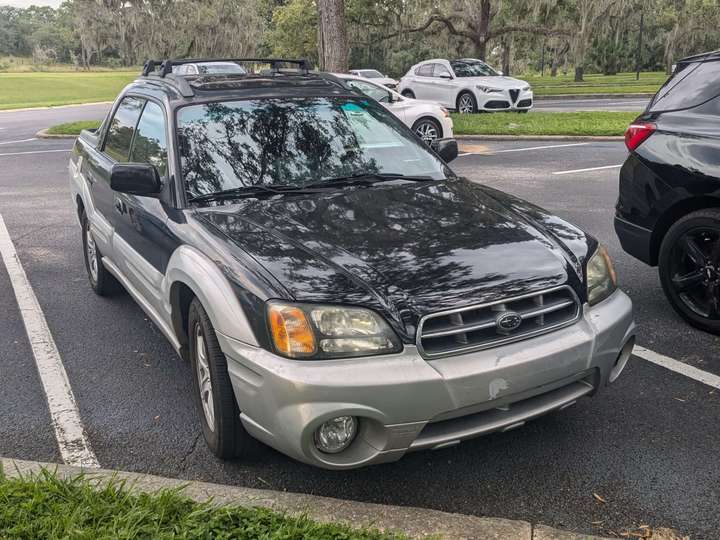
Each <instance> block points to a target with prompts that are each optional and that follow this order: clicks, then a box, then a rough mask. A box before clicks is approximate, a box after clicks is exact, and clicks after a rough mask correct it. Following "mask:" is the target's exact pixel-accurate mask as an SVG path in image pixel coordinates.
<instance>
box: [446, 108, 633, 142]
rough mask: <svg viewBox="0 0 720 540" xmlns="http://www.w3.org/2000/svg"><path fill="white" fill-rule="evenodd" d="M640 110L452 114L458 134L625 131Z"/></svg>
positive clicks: (609, 133)
mask: <svg viewBox="0 0 720 540" xmlns="http://www.w3.org/2000/svg"><path fill="white" fill-rule="evenodd" d="M638 114H639V112H637V113H635V112H609V111H593V112H533V111H531V112H529V113H527V114H521V113H513V112H499V113H487V114H457V113H453V114H452V119H453V123H454V125H455V135H588V136H593V135H594V136H607V135H622V134H624V133H625V130H626V129H627V127H628V125H629V124H630V122H632V121H633V120H634V119H635V118H636V117H637V116H638Z"/></svg>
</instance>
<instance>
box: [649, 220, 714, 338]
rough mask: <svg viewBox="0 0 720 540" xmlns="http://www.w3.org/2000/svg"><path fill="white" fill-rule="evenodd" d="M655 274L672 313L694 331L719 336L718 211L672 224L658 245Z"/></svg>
mask: <svg viewBox="0 0 720 540" xmlns="http://www.w3.org/2000/svg"><path fill="white" fill-rule="evenodd" d="M658 270H659V274H660V282H661V284H662V287H663V291H665V296H667V298H668V300H669V301H670V305H672V307H673V309H675V311H676V312H677V313H678V314H679V315H680V316H681V317H682V318H684V319H685V320H686V321H687V322H689V323H690V324H691V325H693V326H695V327H696V328H699V329H701V330H704V331H706V332H711V333H713V334H720V209H716V208H713V209H708V210H699V211H697V212H692V213H690V214H688V215H686V216H683V217H682V218H680V219H679V220H678V221H677V222H676V223H675V224H673V225H672V227H670V229H669V230H668V232H667V234H665V237H664V238H663V241H662V244H661V245H660V254H659V256H658ZM681 277H682V278H684V279H682V280H680V278H681ZM703 312H704V313H705V314H703Z"/></svg>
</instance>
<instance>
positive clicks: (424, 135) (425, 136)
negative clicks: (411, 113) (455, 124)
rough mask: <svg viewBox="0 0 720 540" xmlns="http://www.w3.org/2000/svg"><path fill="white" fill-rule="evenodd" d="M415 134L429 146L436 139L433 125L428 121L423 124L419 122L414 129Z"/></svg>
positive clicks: (436, 135)
mask: <svg viewBox="0 0 720 540" xmlns="http://www.w3.org/2000/svg"><path fill="white" fill-rule="evenodd" d="M415 133H416V134H417V135H418V137H420V138H421V139H422V140H423V141H425V142H426V143H428V144H430V143H431V142H433V141H434V140H436V139H437V138H438V130H437V127H436V126H435V124H433V123H432V122H430V121H429V120H426V121H424V122H421V123H420V124H418V125H417V126H416V127H415Z"/></svg>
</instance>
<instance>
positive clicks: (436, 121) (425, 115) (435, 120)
mask: <svg viewBox="0 0 720 540" xmlns="http://www.w3.org/2000/svg"><path fill="white" fill-rule="evenodd" d="M423 120H431V121H432V122H433V123H434V124H435V127H436V128H437V129H438V139H442V138H443V137H444V136H445V130H444V129H443V124H442V122H441V121H440V119H439V118H437V117H436V116H435V115H433V114H432V113H429V112H427V113H422V114H421V115H420V116H418V117H417V118H416V119H415V121H414V122H413V123H412V126H411V127H412V128H413V130H414V128H415V126H417V125H418V122H421V121H423Z"/></svg>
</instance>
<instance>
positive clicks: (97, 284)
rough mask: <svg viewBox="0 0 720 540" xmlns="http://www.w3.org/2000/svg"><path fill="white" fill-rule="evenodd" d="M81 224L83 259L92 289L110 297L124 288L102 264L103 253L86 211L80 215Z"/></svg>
mask: <svg viewBox="0 0 720 540" xmlns="http://www.w3.org/2000/svg"><path fill="white" fill-rule="evenodd" d="M80 224H81V225H82V244H83V258H84V259H85V270H87V275H88V281H90V287H92V290H93V291H95V294H97V295H98V296H110V295H112V294H115V293H117V292H118V291H120V289H122V286H121V285H120V283H119V282H118V280H117V279H115V276H113V275H112V274H111V273H110V272H109V271H108V269H107V268H105V266H104V265H103V263H102V253H100V250H99V249H98V248H97V244H96V243H95V239H94V238H93V234H92V231H91V230H90V220H89V219H88V218H87V214H85V210H83V211H82V214H80Z"/></svg>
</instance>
